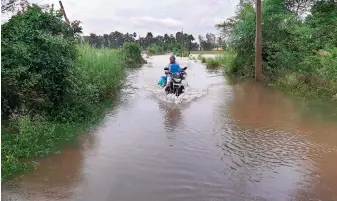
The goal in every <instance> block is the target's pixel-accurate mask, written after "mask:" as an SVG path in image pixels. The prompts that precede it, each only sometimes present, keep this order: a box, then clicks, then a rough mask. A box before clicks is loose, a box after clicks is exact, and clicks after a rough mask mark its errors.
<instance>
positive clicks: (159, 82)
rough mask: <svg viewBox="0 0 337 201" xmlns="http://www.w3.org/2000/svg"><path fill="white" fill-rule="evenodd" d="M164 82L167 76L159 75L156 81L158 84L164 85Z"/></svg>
mask: <svg viewBox="0 0 337 201" xmlns="http://www.w3.org/2000/svg"><path fill="white" fill-rule="evenodd" d="M165 82H167V76H161V78H160V80H159V81H158V85H159V86H160V87H164V83H165Z"/></svg>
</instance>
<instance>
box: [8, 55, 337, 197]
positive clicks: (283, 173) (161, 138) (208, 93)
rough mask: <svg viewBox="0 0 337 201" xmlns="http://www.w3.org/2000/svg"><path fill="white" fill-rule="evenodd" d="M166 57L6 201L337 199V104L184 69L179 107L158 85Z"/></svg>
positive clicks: (12, 186)
mask: <svg viewBox="0 0 337 201" xmlns="http://www.w3.org/2000/svg"><path fill="white" fill-rule="evenodd" d="M168 58H169V56H154V57H151V58H149V59H148V64H147V65H145V66H144V67H143V68H141V69H137V70H132V71H130V72H129V73H128V78H127V79H128V84H127V86H126V88H125V89H124V90H123V93H124V96H123V98H122V100H121V103H120V104H119V105H118V106H117V107H116V108H115V109H114V110H113V111H111V113H109V114H108V115H107V116H106V118H105V119H104V120H103V122H102V124H101V125H100V126H98V127H97V128H96V129H95V130H93V131H92V132H91V133H89V134H87V135H83V136H81V137H80V138H79V139H78V141H77V143H76V144H75V145H74V146H71V147H69V148H66V149H65V150H63V151H62V152H61V153H60V154H59V155H54V156H50V157H48V158H44V159H41V160H40V161H39V162H40V165H39V166H38V168H37V170H36V171H34V172H29V173H26V174H25V175H24V176H22V177H20V178H18V179H15V180H13V181H11V182H7V183H3V184H2V199H3V200H13V201H14V200H37V201H40V200H41V201H42V200H56V201H60V200H78V201H227V200H228V201H244V200H266V201H285V200H305V201H307V200H323V201H330V200H331V201H333V200H334V201H336V200H337V171H336V170H337V108H336V104H332V103H327V102H317V101H316V102H312V101H305V100H301V99H296V98H293V97H289V96H286V95H285V94H283V93H282V92H279V91H277V90H273V89H271V88H267V87H263V86H261V85H258V84H255V83H253V82H235V81H231V80H229V79H227V80H226V79H225V78H224V76H223V75H222V73H221V72H219V71H208V70H206V69H205V67H204V66H203V65H202V64H200V63H199V62H195V61H190V60H181V59H180V58H179V59H178V62H179V63H180V64H181V65H182V66H187V67H188V69H187V73H188V84H189V88H188V89H187V91H186V94H184V95H183V97H181V98H180V99H179V100H178V103H172V102H177V101H176V100H174V101H173V100H172V99H171V98H167V97H166V96H165V95H164V94H163V92H162V90H161V89H159V88H158V87H157V86H156V84H157V82H158V79H159V77H160V76H161V75H163V68H164V66H165V65H166V63H167V62H168Z"/></svg>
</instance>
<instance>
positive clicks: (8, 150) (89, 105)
mask: <svg viewBox="0 0 337 201" xmlns="http://www.w3.org/2000/svg"><path fill="white" fill-rule="evenodd" d="M76 30H80V28H79V27H76ZM1 37H2V41H1V43H2V50H1V51H2V58H1V59H2V64H1V65H2V69H1V70H2V77H1V81H2V97H1V102H2V104H3V105H2V115H3V117H5V118H2V125H1V126H2V127H1V132H2V135H1V145H2V146H1V152H2V158H1V162H2V163H1V170H2V175H1V176H2V179H4V178H6V179H8V178H11V177H13V176H15V175H16V174H17V173H20V172H22V171H25V170H27V168H28V167H30V165H31V164H32V165H35V164H34V163H31V162H28V163H23V162H22V159H24V158H31V157H35V156H45V155H47V154H48V153H50V152H52V151H55V150H56V148H57V147H58V146H59V145H60V144H61V143H62V142H64V141H67V140H70V139H71V138H72V137H74V135H75V134H76V133H79V132H80V131H83V130H82V129H85V128H88V126H89V125H91V123H92V122H93V121H95V120H97V119H98V118H99V117H101V116H102V114H104V111H105V109H106V107H107V105H106V104H105V101H106V100H111V99H114V98H116V97H118V91H119V89H120V88H121V86H122V85H123V78H124V67H125V65H131V66H132V65H136V64H140V63H142V62H144V60H143V58H142V57H141V52H140V48H139V45H138V44H135V43H126V44H124V46H123V49H122V50H121V51H115V50H103V49H95V48H92V47H89V46H87V45H84V46H77V45H76V42H75V41H76V39H75V38H76V33H75V31H73V27H70V26H69V25H67V24H65V23H64V22H63V21H62V19H61V18H60V16H58V14H50V13H45V12H43V11H42V10H41V9H40V8H39V7H37V6H33V7H29V8H28V10H27V11H26V12H24V13H21V14H18V15H17V16H14V17H13V18H11V19H10V20H9V22H8V23H6V24H4V25H2V33H1ZM109 102H110V101H109ZM25 161H27V160H25Z"/></svg>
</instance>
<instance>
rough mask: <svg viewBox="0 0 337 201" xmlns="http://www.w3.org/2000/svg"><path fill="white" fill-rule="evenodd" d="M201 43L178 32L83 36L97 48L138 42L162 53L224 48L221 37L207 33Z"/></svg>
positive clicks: (117, 47)
mask: <svg viewBox="0 0 337 201" xmlns="http://www.w3.org/2000/svg"><path fill="white" fill-rule="evenodd" d="M198 40H199V43H198V42H197V41H196V39H195V38H194V36H193V35H192V34H188V33H182V32H177V33H176V34H164V35H163V36H162V35H158V36H153V34H152V33H151V32H148V33H147V34H146V36H145V37H141V36H137V34H136V33H135V32H134V33H125V34H124V33H121V32H119V31H114V32H111V33H110V34H103V35H97V34H95V33H91V34H90V35H88V36H83V42H85V43H88V44H90V45H91V46H93V47H96V48H111V49H119V48H121V47H122V46H123V44H124V43H125V42H130V41H136V42H138V43H139V45H140V46H141V48H142V49H143V50H148V49H159V50H160V51H162V52H167V51H174V50H177V49H179V50H181V49H184V50H212V49H214V48H219V47H221V48H223V47H224V43H223V41H222V38H221V37H218V38H217V37H216V36H215V34H212V33H207V34H206V37H205V38H204V37H203V36H201V35H199V36H198Z"/></svg>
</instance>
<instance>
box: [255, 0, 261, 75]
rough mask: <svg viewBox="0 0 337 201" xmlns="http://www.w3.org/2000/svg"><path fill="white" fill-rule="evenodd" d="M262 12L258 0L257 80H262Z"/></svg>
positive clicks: (258, 0)
mask: <svg viewBox="0 0 337 201" xmlns="http://www.w3.org/2000/svg"><path fill="white" fill-rule="evenodd" d="M261 24H262V13H261V0H256V40H255V81H256V82H259V81H262V25H261Z"/></svg>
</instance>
